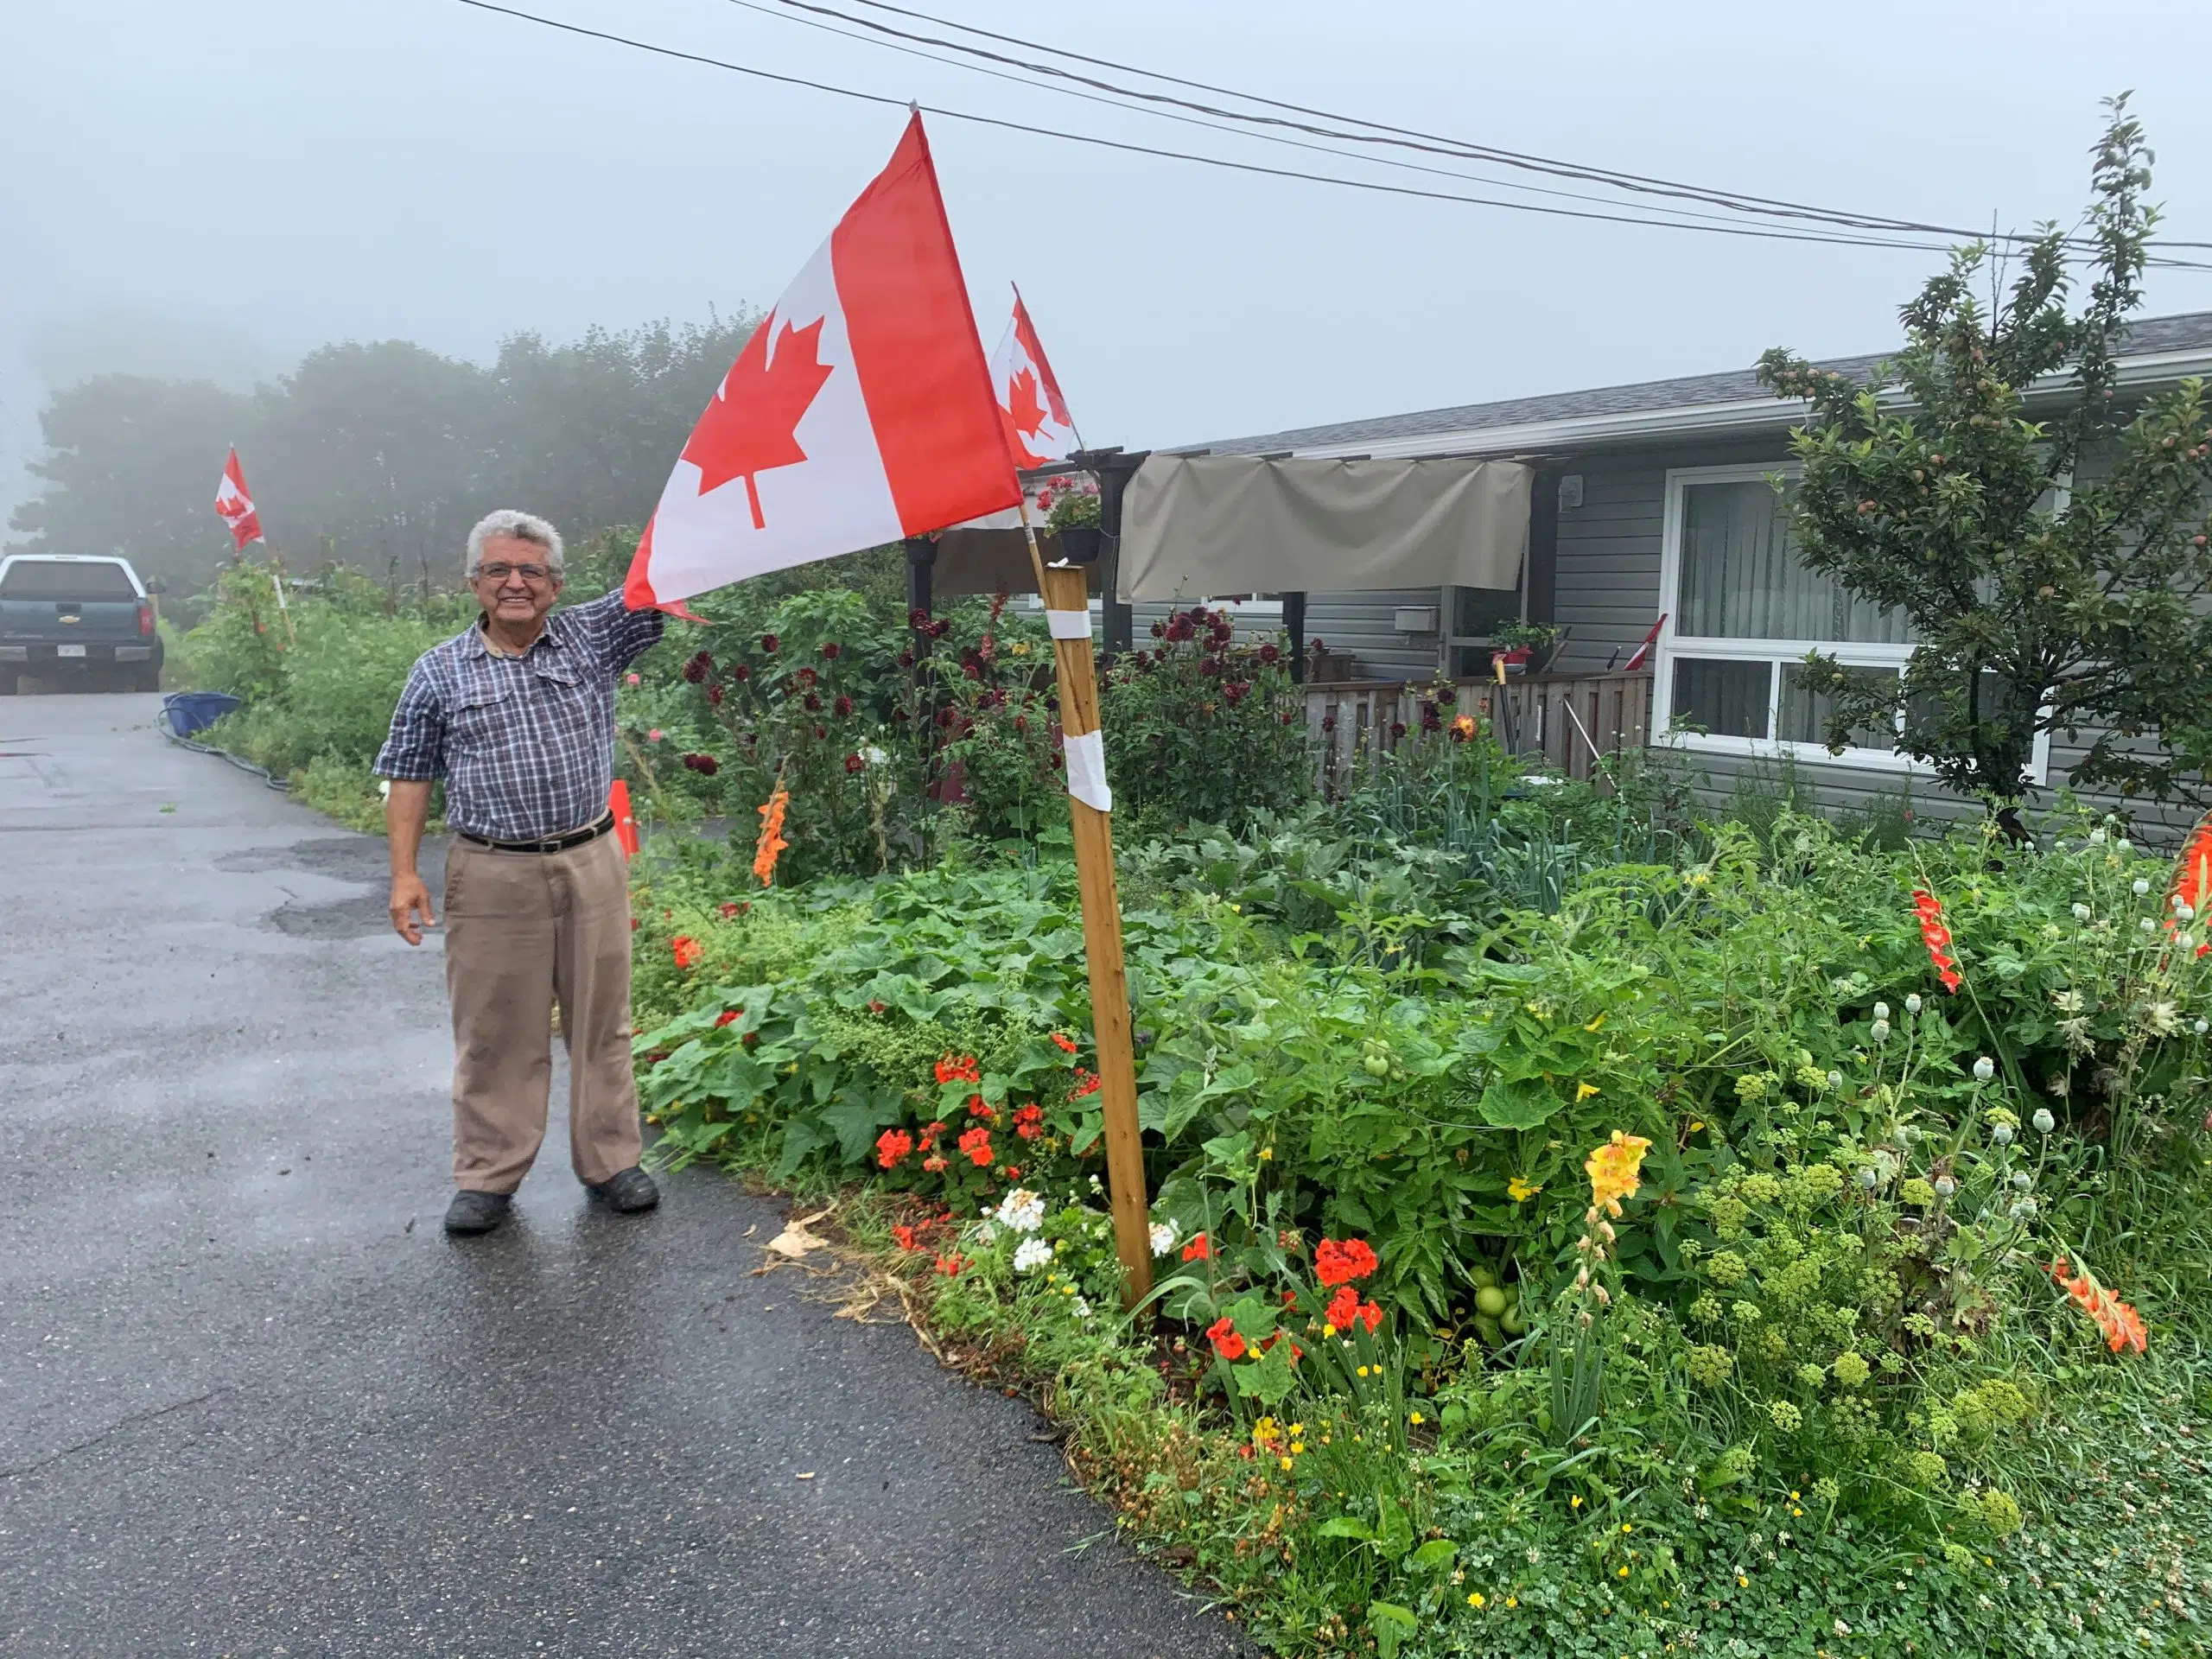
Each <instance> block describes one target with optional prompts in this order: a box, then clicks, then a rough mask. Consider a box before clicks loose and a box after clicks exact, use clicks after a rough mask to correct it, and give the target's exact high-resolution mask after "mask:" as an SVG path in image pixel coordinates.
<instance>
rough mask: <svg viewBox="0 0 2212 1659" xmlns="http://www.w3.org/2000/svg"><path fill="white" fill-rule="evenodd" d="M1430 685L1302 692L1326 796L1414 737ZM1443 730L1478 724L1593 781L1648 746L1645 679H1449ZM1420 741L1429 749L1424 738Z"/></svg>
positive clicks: (1513, 749)
mask: <svg viewBox="0 0 2212 1659" xmlns="http://www.w3.org/2000/svg"><path fill="white" fill-rule="evenodd" d="M1451 684H1452V692H1453V696H1452V703H1451V705H1450V706H1449V707H1445V708H1440V709H1439V713H1440V715H1441V717H1442V721H1443V722H1444V724H1445V725H1446V726H1448V725H1449V724H1450V723H1451V721H1452V720H1453V719H1454V718H1455V717H1457V716H1459V715H1474V716H1476V717H1477V718H1478V719H1479V720H1481V721H1483V722H1484V724H1486V725H1487V726H1488V727H1489V728H1490V729H1491V732H1492V733H1493V734H1495V735H1496V736H1497V741H1498V742H1499V743H1500V744H1502V745H1503V747H1505V748H1506V749H1507V750H1508V751H1510V753H1515V754H1523V755H1541V757H1543V759H1544V760H1547V761H1548V762H1549V763H1550V764H1551V766H1552V767H1553V769H1554V770H1555V771H1557V772H1561V773H1564V774H1565V775H1566V776H1567V777H1569V778H1579V779H1593V778H1594V779H1600V781H1602V778H1603V773H1602V772H1601V770H1600V768H1599V765H1598V761H1599V757H1600V756H1604V755H1611V754H1614V753H1618V752H1619V751H1620V750H1622V749H1627V748H1641V747H1643V745H1644V744H1645V743H1646V742H1647V741H1649V737H1650V728H1651V676H1650V675H1649V674H1648V673H1637V674H1618V673H1616V674H1546V675H1541V676H1539V677H1536V678H1535V679H1529V680H1509V681H1507V682H1506V683H1504V684H1503V685H1500V684H1498V683H1497V682H1496V681H1494V680H1455V681H1452V682H1451ZM1442 686H1443V682H1440V681H1427V682H1421V681H1398V680H1351V681H1345V682H1343V683H1338V684H1335V685H1309V686H1307V687H1306V729H1307V730H1308V731H1309V732H1311V733H1312V734H1313V741H1314V743H1315V745H1316V747H1318V748H1319V751H1320V753H1321V757H1322V780H1323V784H1324V786H1325V788H1327V789H1328V790H1329V791H1331V792H1332V793H1333V792H1334V791H1336V790H1338V789H1340V788H1342V787H1344V785H1347V784H1349V783H1351V782H1352V781H1354V780H1355V779H1357V778H1358V776H1359V775H1360V773H1361V772H1363V771H1364V770H1365V769H1366V768H1367V767H1368V766H1370V765H1371V764H1372V763H1373V760H1374V758H1375V757H1376V755H1378V754H1387V753H1389V752H1390V751H1391V750H1393V749H1395V748H1396V747H1398V745H1399V744H1400V743H1402V742H1406V743H1410V742H1414V741H1419V740H1420V739H1421V735H1422V734H1421V705H1422V704H1423V703H1424V702H1429V701H1432V700H1433V699H1434V698H1435V696H1436V695H1437V693H1438V692H1439V691H1440V690H1441V689H1442ZM1428 741H1439V740H1438V739H1436V738H1433V737H1432V738H1430V739H1429V740H1428Z"/></svg>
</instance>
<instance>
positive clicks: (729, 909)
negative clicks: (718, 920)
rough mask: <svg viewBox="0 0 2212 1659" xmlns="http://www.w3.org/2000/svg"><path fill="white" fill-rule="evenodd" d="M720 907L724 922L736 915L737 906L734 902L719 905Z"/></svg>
mask: <svg viewBox="0 0 2212 1659" xmlns="http://www.w3.org/2000/svg"><path fill="white" fill-rule="evenodd" d="M720 909H721V913H722V920H724V921H726V922H727V921H729V920H731V919H733V918H734V917H735V916H736V915H737V906H735V905H734V904H726V905H722V906H720Z"/></svg>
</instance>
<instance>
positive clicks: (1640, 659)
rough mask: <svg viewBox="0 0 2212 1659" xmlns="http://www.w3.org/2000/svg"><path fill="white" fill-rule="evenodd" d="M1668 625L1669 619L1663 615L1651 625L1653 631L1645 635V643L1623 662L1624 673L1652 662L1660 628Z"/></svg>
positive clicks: (1629, 672)
mask: <svg viewBox="0 0 2212 1659" xmlns="http://www.w3.org/2000/svg"><path fill="white" fill-rule="evenodd" d="M1665 626H1667V619H1666V618H1665V617H1663V616H1662V617H1661V618H1660V619H1659V620H1657V621H1656V622H1654V623H1653V624H1652V625H1651V632H1649V633H1647V634H1645V635H1644V636H1643V644H1642V645H1638V646H1637V648H1636V650H1635V652H1633V653H1632V654H1631V655H1630V658H1629V659H1628V661H1626V662H1624V663H1623V664H1621V672H1622V673H1624V674H1633V673H1635V672H1636V671H1637V670H1638V669H1640V668H1644V667H1646V666H1648V665H1649V664H1650V661H1651V647H1652V646H1654V645H1657V644H1658V643H1659V630H1660V629H1662V628H1663V627H1665Z"/></svg>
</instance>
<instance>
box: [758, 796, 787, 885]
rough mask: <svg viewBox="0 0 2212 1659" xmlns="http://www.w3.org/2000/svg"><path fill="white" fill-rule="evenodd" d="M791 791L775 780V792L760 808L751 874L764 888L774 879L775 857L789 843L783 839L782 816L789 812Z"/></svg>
mask: <svg viewBox="0 0 2212 1659" xmlns="http://www.w3.org/2000/svg"><path fill="white" fill-rule="evenodd" d="M789 810H791V791H789V790H787V789H785V787H784V780H783V779H780V778H779V779H777V780H776V792H775V793H774V794H772V795H771V796H769V797H768V804H766V806H763V807H762V808H760V844H759V845H758V846H757V847H756V848H754V849H753V874H755V875H757V876H759V877H760V885H761V886H762V887H766V886H768V884H769V883H770V882H772V881H773V880H775V879H776V855H778V854H779V853H780V852H782V851H783V850H784V849H785V848H786V847H788V846H790V845H791V842H788V841H785V839H784V814H785V812H787V811H789Z"/></svg>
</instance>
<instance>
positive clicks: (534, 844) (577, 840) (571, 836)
mask: <svg viewBox="0 0 2212 1659" xmlns="http://www.w3.org/2000/svg"><path fill="white" fill-rule="evenodd" d="M613 828H614V814H613V812H611V811H610V812H608V813H607V816H606V817H603V818H601V820H600V821H599V822H598V823H594V824H591V825H588V826H587V827H586V828H584V829H571V830H570V831H569V833H568V834H567V835H565V836H546V838H545V839H544V840H543V841H493V839H492V838H491V837H490V836H472V835H470V834H469V833H468V831H467V830H466V829H461V830H458V831H456V832H455V833H456V834H458V835H459V836H461V839H462V840H463V841H466V842H472V843H474V845H476V846H479V847H489V848H490V849H492V850H493V852H495V853H565V852H567V851H568V850H569V848H571V847H581V846H582V845H583V844H584V843H585V842H588V841H597V840H598V839H599V838H600V837H601V836H603V835H606V834H607V833H608V832H609V831H611V830H612V829H613Z"/></svg>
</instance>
